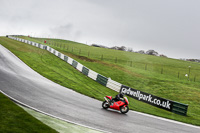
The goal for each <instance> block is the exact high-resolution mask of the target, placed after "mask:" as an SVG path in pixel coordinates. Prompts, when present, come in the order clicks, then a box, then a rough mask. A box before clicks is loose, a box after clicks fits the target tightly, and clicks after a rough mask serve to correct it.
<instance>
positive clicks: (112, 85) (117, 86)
mask: <svg viewBox="0 0 200 133" xmlns="http://www.w3.org/2000/svg"><path fill="white" fill-rule="evenodd" d="M121 86H122V84H120V83H118V82H116V81H114V80H112V79H111V78H108V82H107V84H106V87H108V88H110V89H112V90H115V91H118V92H119V91H120V89H121Z"/></svg>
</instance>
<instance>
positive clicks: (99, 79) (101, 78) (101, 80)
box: [96, 74, 108, 86]
mask: <svg viewBox="0 0 200 133" xmlns="http://www.w3.org/2000/svg"><path fill="white" fill-rule="evenodd" d="M96 81H97V82H98V83H100V84H102V85H104V86H106V84H107V82H108V78H106V77H104V76H102V75H100V74H98V75H97V79H96Z"/></svg>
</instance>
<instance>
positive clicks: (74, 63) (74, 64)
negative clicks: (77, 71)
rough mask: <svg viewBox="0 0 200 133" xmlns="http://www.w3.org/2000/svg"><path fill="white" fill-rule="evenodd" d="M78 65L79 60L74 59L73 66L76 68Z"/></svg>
mask: <svg viewBox="0 0 200 133" xmlns="http://www.w3.org/2000/svg"><path fill="white" fill-rule="evenodd" d="M77 65H78V62H77V61H75V60H73V62H72V66H73V67H74V68H76V67H77Z"/></svg>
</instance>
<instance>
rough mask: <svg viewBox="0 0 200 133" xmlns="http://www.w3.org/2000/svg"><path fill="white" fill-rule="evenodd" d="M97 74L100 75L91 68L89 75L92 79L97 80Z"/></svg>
mask: <svg viewBox="0 0 200 133" xmlns="http://www.w3.org/2000/svg"><path fill="white" fill-rule="evenodd" d="M97 75H98V73H96V72H95V71H93V70H90V69H89V72H88V77H90V78H91V79H93V80H95V81H96V79H97Z"/></svg>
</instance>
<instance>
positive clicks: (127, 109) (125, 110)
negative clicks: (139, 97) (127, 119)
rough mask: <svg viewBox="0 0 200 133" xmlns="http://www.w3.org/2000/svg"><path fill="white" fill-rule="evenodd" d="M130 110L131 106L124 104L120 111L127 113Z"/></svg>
mask: <svg viewBox="0 0 200 133" xmlns="http://www.w3.org/2000/svg"><path fill="white" fill-rule="evenodd" d="M128 111H129V107H128V106H122V107H121V108H120V112H121V113H122V114H125V113H127V112H128Z"/></svg>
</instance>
